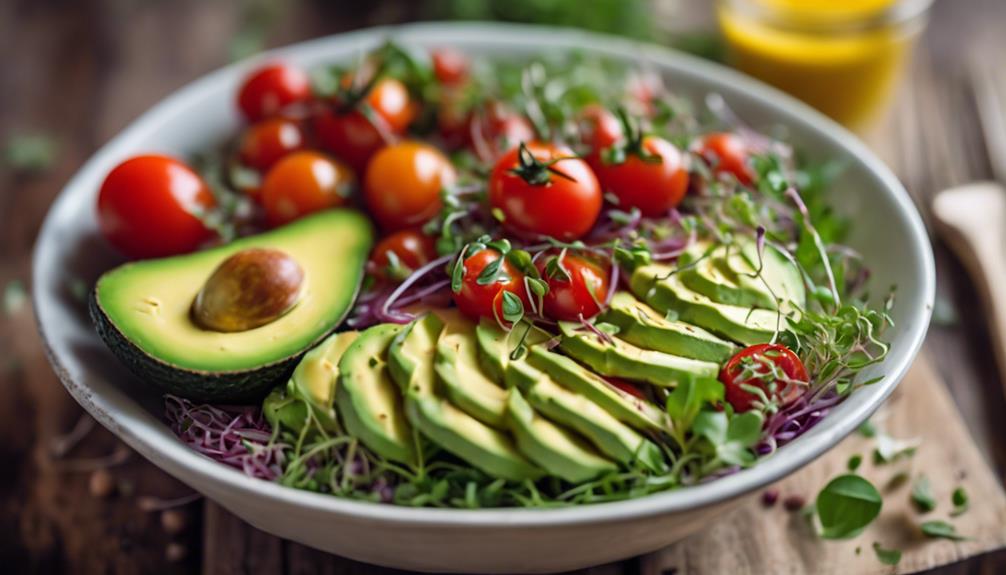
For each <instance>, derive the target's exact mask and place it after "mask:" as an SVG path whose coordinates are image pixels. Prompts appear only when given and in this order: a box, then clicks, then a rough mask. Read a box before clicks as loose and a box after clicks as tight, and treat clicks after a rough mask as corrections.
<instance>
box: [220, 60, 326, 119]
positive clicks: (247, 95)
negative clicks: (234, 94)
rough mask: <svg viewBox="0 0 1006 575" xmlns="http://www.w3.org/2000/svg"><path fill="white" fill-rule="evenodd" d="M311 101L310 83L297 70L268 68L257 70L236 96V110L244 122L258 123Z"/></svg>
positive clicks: (291, 68) (277, 67)
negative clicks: (291, 106)
mask: <svg viewBox="0 0 1006 575" xmlns="http://www.w3.org/2000/svg"><path fill="white" fill-rule="evenodd" d="M310 97H311V80H310V78H308V76H307V73H306V72H304V71H303V70H301V69H300V68H294V67H292V66H287V65H286V64H278V63H276V64H269V65H266V66H264V67H262V68H259V69H258V70H256V71H255V72H254V73H253V74H252V75H250V76H249V77H248V79H247V80H245V83H244V84H243V85H242V86H241V89H240V91H239V92H238V107H240V108H241V111H242V112H243V113H244V116H245V118H246V119H248V120H250V121H252V122H257V121H259V120H262V119H265V118H268V117H271V116H275V115H277V114H279V113H280V112H281V111H282V110H283V109H284V108H286V107H287V106H289V105H290V104H293V103H296V102H303V101H305V100H308V99H310Z"/></svg>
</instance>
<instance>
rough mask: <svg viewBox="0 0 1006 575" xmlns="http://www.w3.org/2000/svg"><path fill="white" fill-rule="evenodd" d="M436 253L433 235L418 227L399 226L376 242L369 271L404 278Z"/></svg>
mask: <svg viewBox="0 0 1006 575" xmlns="http://www.w3.org/2000/svg"><path fill="white" fill-rule="evenodd" d="M436 257H437V248H436V244H435V243H434V241H433V238H431V237H430V236H428V235H426V234H424V233H423V232H422V230H419V229H415V228H413V229H407V230H399V231H397V232H395V233H393V234H391V235H388V236H385V237H384V238H383V239H382V240H381V241H379V242H377V245H376V246H375V247H374V251H373V252H371V254H370V261H369V262H368V263H367V271H368V272H370V274H371V275H373V276H374V277H376V278H379V279H382V280H392V281H402V280H404V279H405V278H406V277H408V275H409V274H410V273H412V272H414V271H416V270H417V269H419V268H421V267H423V266H424V265H426V264H428V263H430V262H431V261H433V260H434V259H436Z"/></svg>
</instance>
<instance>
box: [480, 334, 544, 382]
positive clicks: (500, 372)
mask: <svg viewBox="0 0 1006 575" xmlns="http://www.w3.org/2000/svg"><path fill="white" fill-rule="evenodd" d="M529 328H530V331H528V329H529ZM525 333H526V334H527V336H526V337H525V335H524V334H525ZM475 337H476V339H477V340H478V357H479V364H480V365H481V366H482V369H483V370H485V372H486V373H487V374H488V375H489V377H491V378H492V379H493V380H495V381H502V382H504V383H505V384H506V385H507V387H509V385H510V384H509V383H508V382H507V365H508V364H509V363H510V355H511V354H512V353H513V351H514V349H516V348H517V345H518V343H520V341H521V338H524V345H525V346H527V347H530V346H532V345H535V344H539V343H544V342H546V341H548V340H549V338H550V337H551V336H550V335H549V334H548V332H545V331H543V330H541V329H539V328H537V327H535V326H533V325H531V324H529V323H527V322H526V321H525V322H520V323H519V324H517V325H516V326H514V327H513V329H510V330H505V329H503V328H502V327H500V325H499V324H498V323H497V322H496V321H495V320H492V319H489V318H482V319H481V320H479V325H478V327H476V328H475Z"/></svg>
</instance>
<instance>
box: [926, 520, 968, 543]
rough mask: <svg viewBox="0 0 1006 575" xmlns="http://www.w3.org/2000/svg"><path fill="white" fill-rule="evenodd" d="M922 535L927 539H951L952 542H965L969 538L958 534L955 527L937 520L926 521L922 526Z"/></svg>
mask: <svg viewBox="0 0 1006 575" xmlns="http://www.w3.org/2000/svg"><path fill="white" fill-rule="evenodd" d="M920 527H921V528H922V533H923V534H924V535H925V536H926V537H932V538H934V539H950V540H952V541H965V540H967V539H968V538H967V537H965V536H963V535H961V534H960V533H958V532H957V528H956V527H954V526H953V525H951V524H949V523H947V522H946V521H942V520H940V519H937V520H935V521H926V522H925V523H923V524H922V525H920Z"/></svg>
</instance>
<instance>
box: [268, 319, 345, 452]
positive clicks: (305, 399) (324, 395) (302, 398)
mask: <svg viewBox="0 0 1006 575" xmlns="http://www.w3.org/2000/svg"><path fill="white" fill-rule="evenodd" d="M359 335H360V334H359V332H356V331H344V332H342V333H336V334H333V335H331V336H329V337H328V339H326V340H325V341H323V342H321V345H319V346H318V347H316V348H314V349H312V350H311V351H309V352H307V353H306V354H305V355H304V358H303V359H301V360H300V363H298V364H297V367H296V369H294V370H293V376H292V377H290V379H289V380H288V381H287V383H286V385H283V386H279V387H277V388H276V389H274V390H273V391H272V392H271V393H270V394H269V395H268V396H266V400H265V402H263V404H262V410H263V412H264V413H265V416H266V418H267V419H269V423H271V424H272V425H273V426H274V427H275V426H276V425H277V424H278V423H282V424H283V425H284V426H286V427H288V428H289V429H292V430H293V431H300V430H301V429H302V428H303V426H304V424H305V423H307V415H308V412H307V410H308V409H311V412H312V414H313V416H314V417H315V418H316V419H317V422H318V424H319V425H321V427H322V428H324V429H325V430H326V431H331V432H333V433H335V432H338V431H339V427H338V425H337V424H336V415H335V386H336V382H337V381H338V378H339V360H340V359H342V355H343V353H345V351H346V349H347V348H349V345H350V344H351V343H353V342H354V341H356V338H357V336H359Z"/></svg>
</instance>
